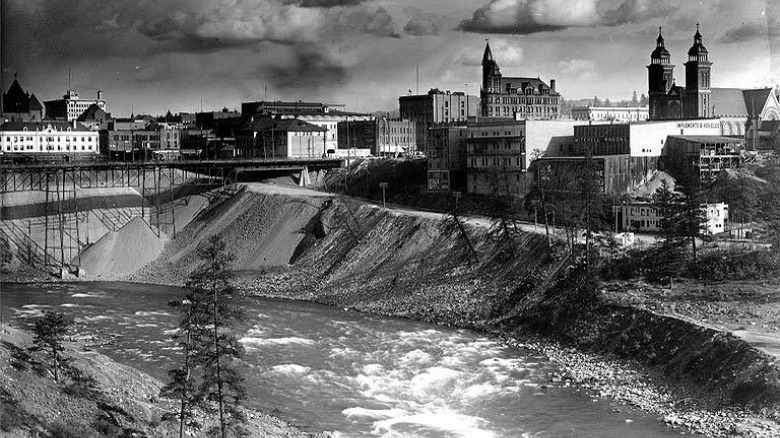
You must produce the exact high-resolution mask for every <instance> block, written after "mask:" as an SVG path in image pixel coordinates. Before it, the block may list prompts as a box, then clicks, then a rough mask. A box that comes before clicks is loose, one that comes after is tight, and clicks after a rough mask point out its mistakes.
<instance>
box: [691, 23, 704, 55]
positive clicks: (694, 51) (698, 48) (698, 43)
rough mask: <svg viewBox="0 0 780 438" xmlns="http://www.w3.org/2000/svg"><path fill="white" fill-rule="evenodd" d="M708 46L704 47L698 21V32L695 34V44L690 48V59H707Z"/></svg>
mask: <svg viewBox="0 0 780 438" xmlns="http://www.w3.org/2000/svg"><path fill="white" fill-rule="evenodd" d="M708 53H709V52H708V51H707V48H706V47H704V43H703V42H702V36H701V33H700V32H699V23H696V34H694V35H693V45H692V46H691V48H690V49H689V50H688V61H707V54H708Z"/></svg>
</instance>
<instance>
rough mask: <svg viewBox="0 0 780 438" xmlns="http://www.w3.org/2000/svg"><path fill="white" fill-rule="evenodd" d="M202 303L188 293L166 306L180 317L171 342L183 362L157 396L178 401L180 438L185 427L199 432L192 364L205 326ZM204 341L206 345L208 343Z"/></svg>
mask: <svg viewBox="0 0 780 438" xmlns="http://www.w3.org/2000/svg"><path fill="white" fill-rule="evenodd" d="M199 299H200V302H199V301H198V300H199ZM202 300H203V297H201V296H197V295H196V294H194V293H193V291H192V290H188V291H187V293H186V294H185V297H184V299H180V300H173V301H171V302H170V303H168V304H169V305H170V306H171V307H174V308H178V309H179V310H180V311H181V312H182V314H183V316H182V320H181V322H180V323H179V330H178V332H177V333H176V334H175V335H174V336H173V340H174V341H176V343H177V345H178V346H179V347H180V348H181V349H182V354H183V359H182V365H181V366H180V367H178V368H174V369H172V370H170V371H168V376H170V378H171V381H170V382H169V383H168V384H167V385H165V386H164V387H162V389H161V390H160V396H162V397H168V398H174V399H177V400H179V413H178V414H177V417H178V418H179V438H182V437H183V436H184V428H185V426H188V427H190V428H192V429H199V428H200V423H198V421H197V420H196V419H195V416H194V415H193V411H192V408H193V407H194V406H197V405H199V404H200V403H201V402H202V399H201V398H200V396H199V393H198V391H197V388H196V373H197V371H198V370H197V369H196V364H195V359H196V357H197V354H198V348H199V345H201V343H202V342H203V341H204V334H205V333H204V330H203V327H204V326H205V325H206V324H208V320H207V319H206V318H205V316H207V315H205V312H204V311H203V305H204V303H203V302H202ZM205 340H206V341H208V339H205Z"/></svg>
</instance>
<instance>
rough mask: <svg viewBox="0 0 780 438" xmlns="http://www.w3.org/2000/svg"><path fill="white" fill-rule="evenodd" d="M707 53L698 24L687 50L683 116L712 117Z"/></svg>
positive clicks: (710, 66)
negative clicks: (691, 43)
mask: <svg viewBox="0 0 780 438" xmlns="http://www.w3.org/2000/svg"><path fill="white" fill-rule="evenodd" d="M708 55H709V52H708V51H707V48H706V47H704V43H703V41H702V36H701V32H700V31H699V23H696V33H695V34H694V35H693V45H692V46H691V48H690V49H689V50H688V62H686V63H685V96H686V99H685V103H684V108H685V116H686V117H689V118H704V117H711V116H712V107H711V106H710V94H711V92H710V71H711V70H712V63H711V62H710V61H709V59H708Z"/></svg>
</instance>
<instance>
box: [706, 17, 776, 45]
mask: <svg viewBox="0 0 780 438" xmlns="http://www.w3.org/2000/svg"><path fill="white" fill-rule="evenodd" d="M775 25H776V26H777V25H780V20H778V23H777V24H775ZM770 29H771V25H770V24H769V23H768V22H766V21H764V22H752V23H742V24H740V25H739V26H736V27H733V28H731V29H729V30H727V31H726V32H725V33H724V34H723V36H722V37H720V38H719V39H718V42H719V43H723V44H728V43H740V42H743V41H754V40H760V39H763V40H766V39H767V37H768V36H769V30H770Z"/></svg>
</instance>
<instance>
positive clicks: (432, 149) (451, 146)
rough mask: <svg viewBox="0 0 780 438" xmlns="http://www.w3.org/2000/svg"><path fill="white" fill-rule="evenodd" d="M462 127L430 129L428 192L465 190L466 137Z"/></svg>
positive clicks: (451, 126) (448, 126)
mask: <svg viewBox="0 0 780 438" xmlns="http://www.w3.org/2000/svg"><path fill="white" fill-rule="evenodd" d="M467 132H468V128H467V127H466V125H465V124H463V125H439V126H435V127H433V128H431V132H430V143H429V148H428V154H427V155H428V190H429V191H432V192H446V191H450V190H458V191H465V190H466V137H467Z"/></svg>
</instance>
